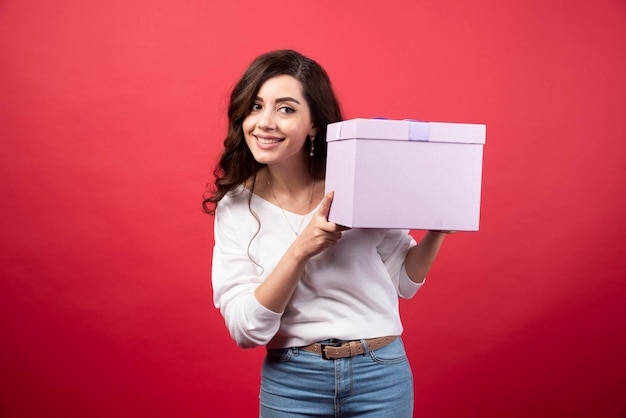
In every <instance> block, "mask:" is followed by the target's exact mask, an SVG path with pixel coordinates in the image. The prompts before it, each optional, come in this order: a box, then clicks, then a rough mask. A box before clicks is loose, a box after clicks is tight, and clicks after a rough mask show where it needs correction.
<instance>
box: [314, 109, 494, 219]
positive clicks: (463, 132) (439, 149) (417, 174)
mask: <svg viewBox="0 0 626 418" xmlns="http://www.w3.org/2000/svg"><path fill="white" fill-rule="evenodd" d="M485 133H486V126H485V125H480V124H466V123H441V122H414V121H408V120H387V119H351V120H346V121H342V122H337V123H332V124H330V125H328V133H327V141H328V162H327V167H326V192H327V193H328V192H329V191H331V190H334V191H335V198H334V200H333V203H332V206H331V209H330V214H329V217H328V219H329V220H330V221H331V222H335V223H337V224H340V225H344V226H349V227H353V228H400V229H424V230H427V229H434V230H454V231H477V230H478V224H479V218H480V191H481V180H482V159H483V145H484V143H485Z"/></svg>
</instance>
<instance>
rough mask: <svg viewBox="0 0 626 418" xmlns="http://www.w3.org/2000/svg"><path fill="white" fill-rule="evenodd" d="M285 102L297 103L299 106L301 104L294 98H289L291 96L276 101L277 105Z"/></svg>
mask: <svg viewBox="0 0 626 418" xmlns="http://www.w3.org/2000/svg"><path fill="white" fill-rule="evenodd" d="M256 99H257V100H259V101H261V102H262V101H263V99H262V98H260V97H258V96H257V98H256ZM283 102H294V103H297V104H301V103H300V102H299V101H298V100H296V99H294V98H293V97H289V96H287V97H279V98H278V99H276V103H283Z"/></svg>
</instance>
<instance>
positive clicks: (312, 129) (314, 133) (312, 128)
mask: <svg viewBox="0 0 626 418" xmlns="http://www.w3.org/2000/svg"><path fill="white" fill-rule="evenodd" d="M315 135H317V127H316V126H311V130H310V131H309V136H315Z"/></svg>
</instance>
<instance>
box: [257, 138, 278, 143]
mask: <svg viewBox="0 0 626 418" xmlns="http://www.w3.org/2000/svg"><path fill="white" fill-rule="evenodd" d="M256 139H257V140H258V141H259V142H260V143H261V144H265V145H270V144H276V143H277V142H280V139H266V138H259V137H257V138H256Z"/></svg>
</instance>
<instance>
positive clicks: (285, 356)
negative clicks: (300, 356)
mask: <svg viewBox="0 0 626 418" xmlns="http://www.w3.org/2000/svg"><path fill="white" fill-rule="evenodd" d="M292 356H293V349H292V348H277V349H272V350H267V355H266V357H265V358H266V360H267V361H268V362H278V363H285V362H287V361H289V360H291V357H292Z"/></svg>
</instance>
